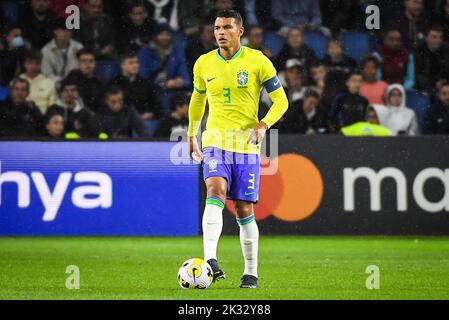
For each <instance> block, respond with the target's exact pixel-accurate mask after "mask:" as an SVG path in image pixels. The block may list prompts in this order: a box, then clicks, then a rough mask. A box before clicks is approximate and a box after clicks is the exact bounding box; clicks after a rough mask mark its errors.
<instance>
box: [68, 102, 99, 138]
mask: <svg viewBox="0 0 449 320" xmlns="http://www.w3.org/2000/svg"><path fill="white" fill-rule="evenodd" d="M65 138H66V139H68V140H77V139H92V138H96V139H99V140H106V139H108V135H107V134H106V133H104V132H100V129H99V127H98V124H97V123H95V114H94V113H93V112H92V111H90V110H88V109H83V110H81V111H80V112H77V113H75V114H74V115H73V130H72V131H68V132H67V133H66V135H65Z"/></svg>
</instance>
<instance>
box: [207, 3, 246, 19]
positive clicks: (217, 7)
mask: <svg viewBox="0 0 449 320" xmlns="http://www.w3.org/2000/svg"><path fill="white" fill-rule="evenodd" d="M207 2H209V3H212V8H211V10H210V12H209V17H208V18H207V20H206V21H214V20H215V17H216V16H217V13H218V12H220V11H223V10H236V11H237V12H239V13H240V14H241V15H242V17H243V21H246V16H245V1H236V0H212V1H208V0H206V1H204V3H207Z"/></svg>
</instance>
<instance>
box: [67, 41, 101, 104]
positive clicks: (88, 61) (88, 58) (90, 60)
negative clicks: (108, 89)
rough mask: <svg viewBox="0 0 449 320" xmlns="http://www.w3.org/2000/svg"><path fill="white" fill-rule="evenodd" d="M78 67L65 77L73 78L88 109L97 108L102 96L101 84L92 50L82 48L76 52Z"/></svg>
mask: <svg viewBox="0 0 449 320" xmlns="http://www.w3.org/2000/svg"><path fill="white" fill-rule="evenodd" d="M77 58H78V65H79V68H78V69H76V70H73V71H72V72H71V73H70V74H69V75H68V76H67V78H73V79H74V81H75V83H76V85H77V87H78V91H79V93H80V96H81V98H82V100H83V101H84V104H85V106H86V107H88V108H89V109H91V110H93V111H95V110H98V108H99V107H100V104H101V99H102V96H103V84H102V82H101V81H100V79H99V78H98V77H97V76H96V74H95V69H96V61H95V54H94V53H93V52H92V51H89V50H86V49H83V50H80V51H79V52H78V54H77Z"/></svg>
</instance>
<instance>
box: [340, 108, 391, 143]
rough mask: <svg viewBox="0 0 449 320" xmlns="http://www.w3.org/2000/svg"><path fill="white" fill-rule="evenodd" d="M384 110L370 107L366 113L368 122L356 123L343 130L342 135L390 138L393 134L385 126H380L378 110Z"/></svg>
mask: <svg viewBox="0 0 449 320" xmlns="http://www.w3.org/2000/svg"><path fill="white" fill-rule="evenodd" d="M379 108H382V109H384V108H385V107H384V106H381V105H374V106H369V107H368V109H367V111H366V121H361V122H356V123H354V124H351V125H349V126H346V127H344V128H342V129H341V133H342V134H343V135H344V136H347V137H366V136H373V137H390V136H392V135H393V133H392V132H391V131H390V130H389V129H388V128H385V127H384V126H382V125H380V122H379V116H378V110H381V109H379Z"/></svg>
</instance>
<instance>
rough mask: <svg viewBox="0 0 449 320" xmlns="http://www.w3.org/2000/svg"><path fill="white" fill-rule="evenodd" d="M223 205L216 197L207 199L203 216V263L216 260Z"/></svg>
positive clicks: (221, 227) (221, 226)
mask: <svg viewBox="0 0 449 320" xmlns="http://www.w3.org/2000/svg"><path fill="white" fill-rule="evenodd" d="M223 209H224V203H223V201H222V200H220V199H219V198H216V197H211V198H208V199H207V201H206V208H205V209H204V215H203V248H204V261H208V260H210V259H215V260H217V246H218V240H219V239H220V236H221V231H222V229H223Z"/></svg>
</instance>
